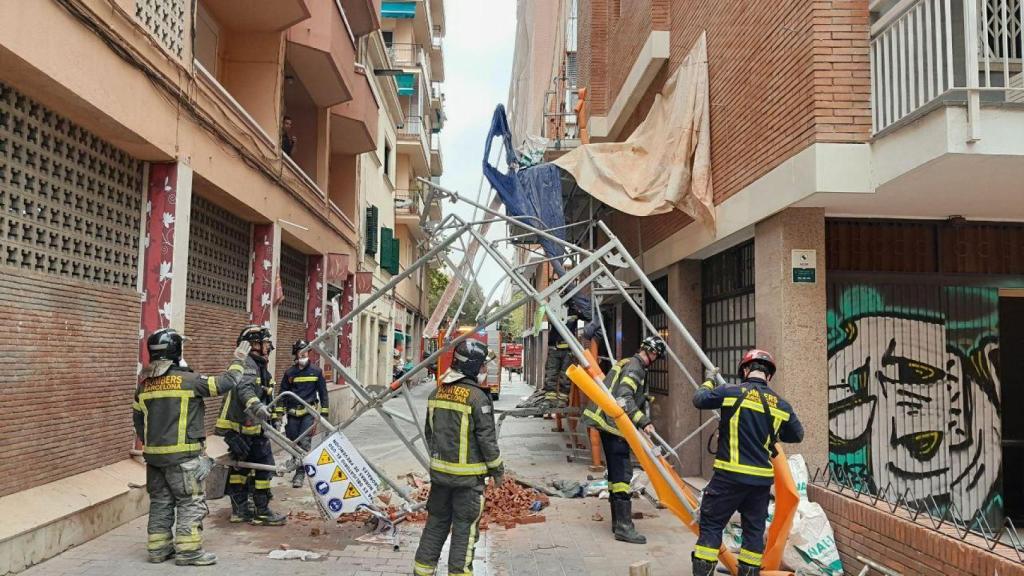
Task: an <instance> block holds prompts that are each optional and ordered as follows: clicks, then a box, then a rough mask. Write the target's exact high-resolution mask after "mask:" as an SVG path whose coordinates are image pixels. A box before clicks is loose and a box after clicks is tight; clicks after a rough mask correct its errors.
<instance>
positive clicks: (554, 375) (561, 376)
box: [544, 347, 573, 401]
mask: <svg viewBox="0 0 1024 576" xmlns="http://www.w3.org/2000/svg"><path fill="white" fill-rule="evenodd" d="M572 360H573V355H572V351H570V350H569V349H568V348H554V347H552V348H548V358H547V360H546V361H545V362H544V398H545V399H546V400H563V401H568V399H569V377H568V376H566V375H565V371H566V370H568V369H569V366H571V365H572Z"/></svg>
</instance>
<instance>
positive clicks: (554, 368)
mask: <svg viewBox="0 0 1024 576" xmlns="http://www.w3.org/2000/svg"><path fill="white" fill-rule="evenodd" d="M567 308H568V315H567V316H566V319H565V325H566V327H567V328H568V329H569V333H570V334H575V333H576V327H577V323H578V321H579V320H580V318H583V319H584V320H586V321H589V320H590V318H589V317H588V316H589V314H581V313H580V312H579V309H578V308H577V306H576V304H575V303H574V302H573V301H572V300H570V301H569V304H568V306H567ZM572 363H573V355H572V350H570V349H569V343H568V342H566V341H565V339H564V338H562V335H561V334H560V333H559V332H558V331H557V330H554V329H552V330H549V331H548V355H547V359H546V360H545V361H544V389H543V391H542V392H539V393H536V394H534V395H532V396H531V397H530V398H528V399H527V400H525V401H524V402H523V403H521V404H519V406H517V408H543V409H545V410H554V409H559V408H565V407H566V406H567V405H568V403H569V386H570V384H569V377H568V376H566V375H565V371H566V370H568V369H569V366H570V365H571V364H572Z"/></svg>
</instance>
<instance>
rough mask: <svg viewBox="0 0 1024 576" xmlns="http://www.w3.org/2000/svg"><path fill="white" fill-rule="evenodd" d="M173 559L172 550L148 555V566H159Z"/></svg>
mask: <svg viewBox="0 0 1024 576" xmlns="http://www.w3.org/2000/svg"><path fill="white" fill-rule="evenodd" d="M171 558H174V548H170V549H167V550H160V551H156V552H150V553H149V563H150V564H160V563H162V562H166V561H168V560H170V559H171Z"/></svg>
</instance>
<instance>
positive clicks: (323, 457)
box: [316, 450, 334, 466]
mask: <svg viewBox="0 0 1024 576" xmlns="http://www.w3.org/2000/svg"><path fill="white" fill-rule="evenodd" d="M328 464H334V458H331V454H330V453H329V452H327V450H323V451H321V452H320V459H319V460H317V461H316V465H317V466H326V465H328Z"/></svg>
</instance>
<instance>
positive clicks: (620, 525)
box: [611, 495, 647, 544]
mask: <svg viewBox="0 0 1024 576" xmlns="http://www.w3.org/2000/svg"><path fill="white" fill-rule="evenodd" d="M611 500H612V533H613V534H615V539H616V540H619V541H620V542H629V543H630V544H646V543H647V538H645V537H644V536H643V535H641V534H640V533H639V532H637V531H636V526H634V525H633V502H632V501H631V500H630V499H629V496H625V497H616V496H615V495H612V497H611Z"/></svg>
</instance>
